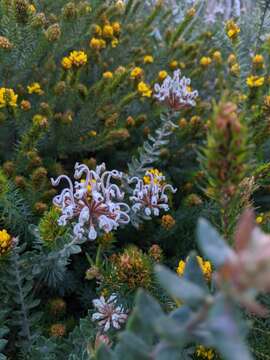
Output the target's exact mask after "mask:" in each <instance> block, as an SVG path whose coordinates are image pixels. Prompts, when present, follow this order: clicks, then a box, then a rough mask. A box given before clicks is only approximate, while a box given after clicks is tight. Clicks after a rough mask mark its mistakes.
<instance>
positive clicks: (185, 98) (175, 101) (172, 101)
mask: <svg viewBox="0 0 270 360" xmlns="http://www.w3.org/2000/svg"><path fill="white" fill-rule="evenodd" d="M180 76H181V71H180V70H176V71H174V73H173V77H171V76H169V75H168V76H167V77H166V78H165V80H164V81H163V83H162V84H161V85H159V84H155V87H154V89H155V94H154V97H155V98H156V99H157V100H158V101H160V102H161V103H164V104H166V105H167V106H168V107H169V108H171V109H172V110H174V111H178V110H180V109H182V108H185V107H189V106H195V104H196V102H195V100H196V98H197V97H198V91H197V90H194V91H192V89H191V87H190V83H191V80H190V79H189V78H186V77H185V76H184V77H182V78H180Z"/></svg>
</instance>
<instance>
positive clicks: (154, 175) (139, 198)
mask: <svg viewBox="0 0 270 360" xmlns="http://www.w3.org/2000/svg"><path fill="white" fill-rule="evenodd" d="M129 182H130V183H132V182H136V186H135V189H134V190H133V194H132V196H131V197H130V201H131V202H132V204H133V205H132V210H133V211H134V212H135V213H140V214H141V215H142V216H143V217H147V218H149V217H150V216H151V215H154V216H159V213H160V210H164V211H168V210H169V205H168V196H167V195H166V191H167V190H169V191H171V192H173V193H175V192H176V191H177V190H176V189H174V188H173V187H172V186H171V185H170V184H167V183H166V181H165V176H163V174H162V173H161V172H159V171H158V170H157V169H150V170H147V171H146V173H145V176H144V177H143V179H140V178H138V177H136V176H135V177H133V178H131V179H130V180H129Z"/></svg>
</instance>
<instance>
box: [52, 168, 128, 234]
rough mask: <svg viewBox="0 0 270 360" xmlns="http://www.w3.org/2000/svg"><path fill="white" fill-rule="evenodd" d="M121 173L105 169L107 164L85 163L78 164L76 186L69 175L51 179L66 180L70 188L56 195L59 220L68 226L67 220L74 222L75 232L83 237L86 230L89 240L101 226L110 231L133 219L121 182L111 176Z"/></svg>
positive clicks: (57, 181)
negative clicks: (92, 165)
mask: <svg viewBox="0 0 270 360" xmlns="http://www.w3.org/2000/svg"><path fill="white" fill-rule="evenodd" d="M122 176H123V175H122V173H121V172H119V171H117V170H112V171H106V167H105V164H104V163H103V164H101V165H100V166H97V167H96V170H89V168H88V167H87V166H86V165H84V164H79V163H77V164H76V165H75V174H74V178H75V179H80V181H76V182H75V186H73V184H72V182H71V180H70V178H69V177H68V176H66V175H61V176H59V177H58V178H57V179H56V180H53V179H52V184H53V186H57V185H59V183H60V181H61V180H62V179H63V180H66V181H67V182H68V184H69V187H68V188H65V189H63V190H62V192H61V194H60V195H57V196H55V197H54V199H53V204H54V205H55V206H57V207H59V208H60V209H61V211H62V215H61V216H60V218H59V220H58V223H59V225H61V226H65V225H66V224H67V222H69V221H70V222H75V221H76V223H75V224H74V227H73V232H74V235H75V236H76V237H77V238H78V239H81V238H82V237H83V235H85V232H87V233H88V238H89V239H90V240H95V239H96V237H97V233H98V231H99V230H101V231H104V232H105V233H108V232H110V231H112V230H115V229H117V228H118V226H119V225H125V224H128V223H129V222H130V218H129V215H128V213H129V211H130V208H129V206H128V205H127V204H126V203H124V202H123V201H122V200H123V198H124V195H125V194H124V192H121V191H120V189H119V186H118V185H116V184H112V183H111V181H112V179H117V180H119V179H121V178H122Z"/></svg>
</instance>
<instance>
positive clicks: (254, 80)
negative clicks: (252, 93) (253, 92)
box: [246, 75, 264, 88]
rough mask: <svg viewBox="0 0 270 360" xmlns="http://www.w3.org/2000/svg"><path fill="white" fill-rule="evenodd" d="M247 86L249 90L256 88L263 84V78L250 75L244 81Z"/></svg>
mask: <svg viewBox="0 0 270 360" xmlns="http://www.w3.org/2000/svg"><path fill="white" fill-rule="evenodd" d="M246 83H247V86H248V87H250V88H258V87H261V86H263V84H264V76H256V75H250V76H249V77H248V78H247V80H246Z"/></svg>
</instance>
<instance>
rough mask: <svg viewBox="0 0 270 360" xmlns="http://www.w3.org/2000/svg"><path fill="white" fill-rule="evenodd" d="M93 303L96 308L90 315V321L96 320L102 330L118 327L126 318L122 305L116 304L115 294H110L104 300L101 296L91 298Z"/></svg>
mask: <svg viewBox="0 0 270 360" xmlns="http://www.w3.org/2000/svg"><path fill="white" fill-rule="evenodd" d="M93 305H94V307H95V308H96V309H97V312H95V313H94V314H93V315H92V321H98V325H99V326H100V327H101V328H102V330H103V331H104V332H106V331H108V330H109V329H110V328H111V327H112V328H115V329H117V330H118V329H120V327H121V325H122V324H124V323H125V322H126V320H127V317H128V315H127V313H126V312H125V310H124V309H123V307H122V306H119V305H117V296H116V295H115V294H112V295H111V296H110V297H109V299H108V300H107V301H106V300H105V298H104V297H103V296H101V297H100V298H99V299H95V300H93Z"/></svg>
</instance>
